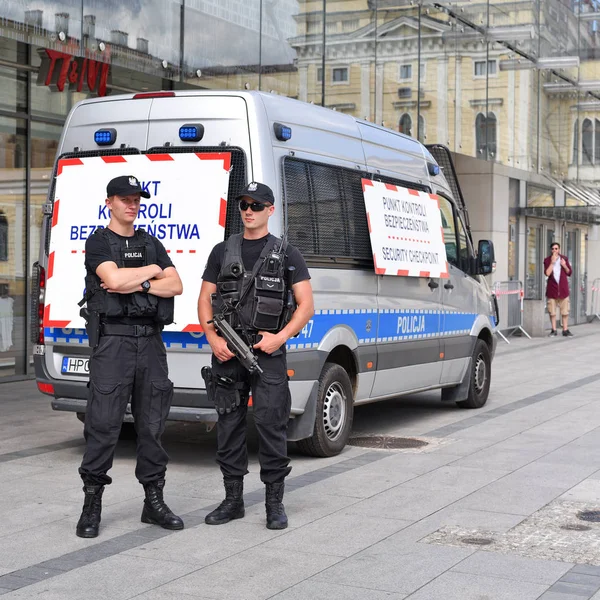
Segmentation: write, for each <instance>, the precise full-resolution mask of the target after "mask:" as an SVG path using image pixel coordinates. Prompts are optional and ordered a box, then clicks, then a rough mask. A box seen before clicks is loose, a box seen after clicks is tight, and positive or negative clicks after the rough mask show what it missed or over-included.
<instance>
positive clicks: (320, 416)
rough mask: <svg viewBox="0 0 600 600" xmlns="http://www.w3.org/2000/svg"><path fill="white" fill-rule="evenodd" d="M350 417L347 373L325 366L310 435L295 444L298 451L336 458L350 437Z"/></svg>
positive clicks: (327, 364) (350, 394)
mask: <svg viewBox="0 0 600 600" xmlns="http://www.w3.org/2000/svg"><path fill="white" fill-rule="evenodd" d="M353 416H354V395H353V392H352V383H351V382H350V377H348V373H346V371H345V369H344V368H343V367H341V366H340V365H338V364H335V363H330V362H328V363H325V366H324V367H323V371H322V372H321V376H320V377H319V391H318V396H317V414H316V417H315V426H314V430H313V434H312V436H311V437H309V438H306V439H304V440H300V441H298V442H297V446H298V449H299V450H300V451H301V452H303V453H304V454H308V455H309V456H321V457H326V456H335V455H336V454H339V453H340V452H341V451H342V450H343V449H344V447H345V446H346V443H347V442H348V438H349V437H350V432H351V430H352V419H353Z"/></svg>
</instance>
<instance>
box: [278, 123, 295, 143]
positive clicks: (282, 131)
mask: <svg viewBox="0 0 600 600" xmlns="http://www.w3.org/2000/svg"><path fill="white" fill-rule="evenodd" d="M273 133H274V134H275V137H276V138H277V139H278V140H280V141H281V142H287V141H288V140H289V139H291V138H292V128H291V127H289V126H288V125H282V124H281V123H273Z"/></svg>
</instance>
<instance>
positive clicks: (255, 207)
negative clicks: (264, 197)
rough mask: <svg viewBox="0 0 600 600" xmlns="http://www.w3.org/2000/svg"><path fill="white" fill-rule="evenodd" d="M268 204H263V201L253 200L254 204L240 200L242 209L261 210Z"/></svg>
mask: <svg viewBox="0 0 600 600" xmlns="http://www.w3.org/2000/svg"><path fill="white" fill-rule="evenodd" d="M267 206H268V205H267V204H263V203H262V202H252V204H248V202H246V201H245V200H240V210H248V209H250V210H252V212H261V211H263V210H265V208H267Z"/></svg>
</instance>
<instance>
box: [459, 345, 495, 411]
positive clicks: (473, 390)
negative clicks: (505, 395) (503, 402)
mask: <svg viewBox="0 0 600 600" xmlns="http://www.w3.org/2000/svg"><path fill="white" fill-rule="evenodd" d="M491 374H492V357H491V353H490V347H489V346H488V345H487V344H486V343H485V342H484V341H483V340H477V343H476V344H475V351H474V352H473V358H472V359H471V372H470V373H469V374H468V377H470V383H469V395H468V397H467V399H466V400H463V401H461V402H457V403H456V404H457V405H458V406H460V407H461V408H481V407H482V406H483V405H484V404H485V403H486V402H487V399H488V395H489V393H490V381H491Z"/></svg>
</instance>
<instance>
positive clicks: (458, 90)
mask: <svg viewBox="0 0 600 600" xmlns="http://www.w3.org/2000/svg"><path fill="white" fill-rule="evenodd" d="M461 68H462V56H457V57H456V59H455V68H454V71H455V85H454V89H455V94H454V135H455V138H456V139H455V140H454V150H455V151H456V152H461V150H462V81H461V73H460V70H461Z"/></svg>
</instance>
